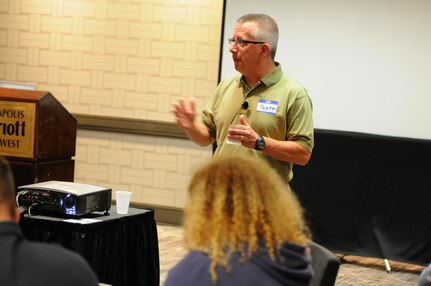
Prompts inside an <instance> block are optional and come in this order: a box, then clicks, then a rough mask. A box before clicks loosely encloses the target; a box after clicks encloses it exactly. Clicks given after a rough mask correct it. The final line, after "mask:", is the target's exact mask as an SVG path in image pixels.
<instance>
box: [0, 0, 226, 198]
mask: <svg viewBox="0 0 431 286" xmlns="http://www.w3.org/2000/svg"><path fill="white" fill-rule="evenodd" d="M222 12H223V0H175V1H170V0H169V1H166V0H97V1H87V0H63V1H56V0H14V1H12V0H9V1H7V0H4V1H0V80H6V81H19V82H23V83H31V84H35V85H36V86H37V88H38V89H39V90H45V91H49V92H51V93H52V94H53V95H54V96H55V97H56V98H57V99H58V100H59V101H60V102H61V103H62V104H63V105H64V107H65V108H66V109H67V110H68V111H69V112H70V113H72V114H73V113H83V114H90V115H101V116H114V117H115V116H117V117H127V118H138V119H148V120H160V121H170V122H172V121H173V120H174V117H173V115H172V114H171V112H170V105H171V103H172V102H173V101H177V100H178V99H179V98H180V97H191V96H193V97H195V98H196V102H197V109H198V110H200V109H202V108H203V107H204V104H205V103H206V102H207V100H208V97H209V96H211V95H212V93H213V91H214V89H215V87H216V86H217V80H218V69H219V53H220V52H219V50H220V38H221V34H220V33H221V23H222ZM198 117H200V115H199V114H198ZM210 158H211V148H210V147H207V148H201V147H198V146H196V145H195V144H193V143H192V142H190V141H188V140H182V139H171V138H160V137H151V136H138V135H127V134H111V133H109V132H106V133H103V132H102V133H101V132H95V131H88V130H78V145H77V151H76V156H75V160H76V172H75V175H76V177H75V180H76V181H83V182H87V183H89V184H96V185H102V186H107V187H112V188H113V189H126V190H131V191H132V192H133V200H135V201H137V202H143V203H149V204H159V205H166V206H174V207H175V206H177V207H181V206H182V205H183V204H184V200H185V198H186V191H185V190H186V186H187V184H188V180H189V178H190V176H191V174H192V172H193V170H194V167H195V166H197V165H199V162H202V161H205V160H209V159H210Z"/></svg>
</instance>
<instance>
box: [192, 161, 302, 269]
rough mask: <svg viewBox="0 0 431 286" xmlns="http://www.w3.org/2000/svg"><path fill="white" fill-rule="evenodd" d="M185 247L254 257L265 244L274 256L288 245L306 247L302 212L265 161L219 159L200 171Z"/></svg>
mask: <svg viewBox="0 0 431 286" xmlns="http://www.w3.org/2000/svg"><path fill="white" fill-rule="evenodd" d="M184 211H185V216H184V227H185V240H186V247H187V248H189V249H195V250H202V251H205V252H208V253H210V256H211V258H212V259H213V260H214V259H215V260H218V262H219V263H221V264H224V262H223V259H224V258H223V257H224V255H225V253H226V252H227V253H231V252H234V251H240V252H241V253H243V254H245V256H250V255H251V254H252V253H253V252H255V251H257V250H258V248H259V244H258V242H259V241H263V242H264V244H265V246H266V248H267V250H268V252H269V254H270V255H271V256H273V255H274V251H275V250H276V249H277V248H278V247H281V244H282V243H283V242H285V241H289V242H293V243H298V244H303V245H305V244H307V242H308V239H309V237H308V232H307V230H306V226H305V224H304V220H303V215H302V208H301V206H300V205H299V203H298V201H297V199H296V197H295V195H294V194H293V193H292V192H291V191H290V189H289V186H288V185H287V184H286V182H285V181H284V180H283V179H282V178H281V177H280V176H279V175H278V174H277V173H276V172H275V170H273V169H272V168H271V167H270V166H269V164H267V163H266V162H265V161H263V160H258V159H254V158H245V157H223V158H216V159H214V160H213V161H211V162H210V163H208V164H207V165H205V166H203V167H202V168H201V169H199V170H198V171H197V172H196V173H195V174H194V176H193V177H192V179H191V181H190V185H189V199H188V202H187V204H186V206H185V209H184Z"/></svg>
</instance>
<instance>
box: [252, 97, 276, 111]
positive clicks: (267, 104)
mask: <svg viewBox="0 0 431 286" xmlns="http://www.w3.org/2000/svg"><path fill="white" fill-rule="evenodd" d="M277 106H278V101H275V100H265V99H259V103H258V104H257V108H256V111H257V112H263V113H269V114H275V113H276V112H277Z"/></svg>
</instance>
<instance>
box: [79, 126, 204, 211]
mask: <svg viewBox="0 0 431 286" xmlns="http://www.w3.org/2000/svg"><path fill="white" fill-rule="evenodd" d="M211 156H212V153H211V148H210V147H206V148H201V147H198V146H196V145H195V144H193V143H192V142H190V141H188V140H183V139H172V138H161V137H154V136H140V135H126V134H112V133H109V132H96V131H89V130H78V138H77V149H76V156H75V164H76V173H75V181H78V182H84V183H90V184H95V185H99V186H108V187H110V188H113V189H114V190H115V189H116V190H130V191H132V192H133V195H132V201H133V202H139V203H146V204H156V205H163V206H172V207H182V206H183V205H184V199H185V198H186V194H187V186H188V182H189V180H190V177H191V175H192V174H193V172H194V171H195V170H196V168H198V167H199V166H200V165H202V164H203V163H205V162H207V161H208V160H211Z"/></svg>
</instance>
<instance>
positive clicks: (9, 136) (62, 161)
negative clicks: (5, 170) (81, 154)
mask: <svg viewBox="0 0 431 286" xmlns="http://www.w3.org/2000/svg"><path fill="white" fill-rule="evenodd" d="M76 126H77V122H76V118H74V117H73V116H72V115H71V114H70V113H69V112H68V111H67V110H66V109H65V108H64V107H63V105H61V103H60V102H59V101H58V100H57V99H56V98H55V97H54V96H53V95H52V94H51V93H49V92H46V91H39V90H20V89H11V88H1V87H0V156H5V157H6V158H7V160H8V161H9V163H10V164H11V167H12V171H13V172H14V177H15V184H16V186H23V185H28V184H34V183H39V182H44V181H50V180H57V181H70V182H73V175H74V167H75V162H74V160H73V159H72V157H73V156H75V149H76Z"/></svg>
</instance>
